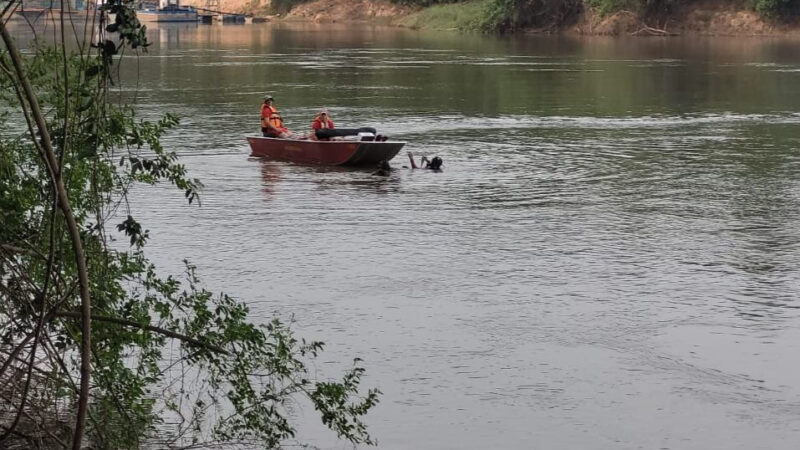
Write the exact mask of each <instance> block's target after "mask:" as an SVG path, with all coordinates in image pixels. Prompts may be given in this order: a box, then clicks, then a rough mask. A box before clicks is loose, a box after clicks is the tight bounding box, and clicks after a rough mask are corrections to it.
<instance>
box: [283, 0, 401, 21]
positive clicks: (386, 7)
mask: <svg viewBox="0 0 800 450" xmlns="http://www.w3.org/2000/svg"><path fill="white" fill-rule="evenodd" d="M416 10H417V8H413V7H410V6H404V5H398V4H395V3H389V2H380V1H372V0H349V1H342V0H338V1H337V0H315V1H312V2H310V3H303V4H301V5H297V6H295V7H294V8H292V10H291V11H289V13H288V14H287V15H286V18H287V19H301V20H313V21H314V22H317V23H325V22H350V21H355V22H364V21H376V22H379V23H391V22H392V21H393V20H395V19H399V18H401V17H405V16H407V15H408V14H410V13H412V12H414V11H416Z"/></svg>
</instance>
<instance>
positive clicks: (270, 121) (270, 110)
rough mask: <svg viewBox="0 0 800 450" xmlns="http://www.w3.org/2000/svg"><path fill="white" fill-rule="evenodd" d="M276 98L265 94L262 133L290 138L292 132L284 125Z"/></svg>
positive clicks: (262, 110)
mask: <svg viewBox="0 0 800 450" xmlns="http://www.w3.org/2000/svg"><path fill="white" fill-rule="evenodd" d="M274 102H275V99H273V98H272V96H271V95H269V94H267V95H265V96H264V104H262V105H261V134H262V135H264V136H265V137H273V138H288V137H291V136H292V132H291V131H289V130H288V129H287V128H286V127H284V126H283V119H282V118H281V113H279V112H278V108H276V107H275V104H274Z"/></svg>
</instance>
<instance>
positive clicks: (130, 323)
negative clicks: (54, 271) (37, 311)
mask: <svg viewBox="0 0 800 450" xmlns="http://www.w3.org/2000/svg"><path fill="white" fill-rule="evenodd" d="M55 315H56V317H70V318H73V319H79V318H81V313H79V312H77V311H75V312H73V311H59V312H57V313H55ZM92 320H97V321H99V322H108V323H116V324H118V325H124V326H128V327H134V328H139V329H142V330H147V331H152V332H154V333H158V334H161V335H163V336H167V337H171V338H174V339H178V340H181V341H184V342H188V343H189V344H192V345H194V346H197V347H200V348H204V349H206V350H211V351H213V352H215V353H220V354H223V355H227V356H231V353H230V352H229V351H227V350H225V349H224V348H222V347H219V346H217V345H214V344H209V343H207V342H203V341H200V340H198V339H195V338H193V337H191V336H186V335H185V334H180V333H176V332H174V331H172V330H167V329H166V328H161V327H156V326H153V325H147V324H142V323H138V322H134V321H132V320H126V319H120V318H118V317H108V316H98V315H97V314H92Z"/></svg>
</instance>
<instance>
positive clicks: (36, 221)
mask: <svg viewBox="0 0 800 450" xmlns="http://www.w3.org/2000/svg"><path fill="white" fill-rule="evenodd" d="M132 5H133V4H132V2H131V1H129V0H115V1H112V2H110V3H107V4H106V5H105V6H104V8H105V9H108V10H110V11H112V12H115V13H116V19H115V23H114V24H110V25H106V24H103V23H102V21H100V22H99V23H98V26H99V27H100V32H99V33H90V34H89V35H94V36H97V37H96V40H95V41H94V42H93V43H92V45H90V46H89V45H83V43H81V42H78V45H67V44H68V43H67V42H65V41H64V39H65V38H64V34H62V37H61V41H60V42H56V43H55V44H45V43H43V42H42V41H38V42H36V43H35V44H34V45H33V47H32V48H31V49H29V50H30V51H28V52H26V53H25V54H24V55H23V54H22V52H20V51H19V50H18V49H17V48H16V44H15V41H14V40H13V39H12V38H11V35H10V33H9V31H8V29H7V27H6V20H5V18H3V17H0V32H2V41H3V44H4V46H3V47H2V48H0V73H2V76H0V103H2V108H0V109H2V111H3V114H0V223H2V224H3V226H2V227H0V447H2V448H15V447H19V448H62V447H63V448H67V447H72V448H76V449H77V448H81V447H82V446H83V445H84V444H86V445H90V446H91V447H93V448H95V447H96V448H137V447H141V446H145V445H153V444H155V445H157V446H159V447H181V446H186V445H202V444H203V443H209V442H215V443H218V442H258V443H260V445H262V446H267V447H270V448H274V447H279V446H281V445H282V444H283V443H284V442H285V441H286V440H288V439H292V438H294V436H295V433H296V430H295V426H294V425H293V424H292V420H291V408H292V404H293V403H294V402H297V401H307V402H310V403H311V404H312V405H313V406H314V408H315V409H316V410H318V411H319V413H320V415H321V420H322V422H323V423H324V424H325V425H327V426H328V427H329V428H330V429H331V430H333V431H334V432H335V433H336V434H337V435H338V436H339V437H341V438H343V439H346V440H349V441H351V442H353V443H367V444H372V443H374V441H373V439H372V438H371V437H370V435H369V434H368V433H367V430H366V427H365V425H364V423H363V421H362V419H363V417H364V416H365V415H366V414H367V413H368V412H369V411H370V410H371V409H372V408H373V407H374V406H375V405H376V404H377V402H378V396H379V392H378V391H377V390H367V391H366V392H365V393H362V392H361V391H360V383H361V378H362V375H363V373H364V369H363V368H362V367H361V366H360V365H359V360H356V361H355V364H354V365H353V367H352V368H351V369H350V370H348V371H346V372H345V373H344V374H343V377H342V379H341V380H338V381H331V380H325V381H317V380H313V379H312V377H311V373H310V371H309V370H308V368H307V364H308V362H309V361H311V360H313V358H314V357H316V356H317V354H318V352H320V351H321V350H322V347H323V345H322V343H320V342H305V341H303V340H298V338H296V337H295V336H294V334H293V332H292V330H291V329H290V327H289V326H287V325H286V324H284V323H282V322H281V321H279V320H277V319H276V320H273V321H272V322H270V323H268V324H265V325H255V324H253V323H251V322H250V321H249V318H248V317H249V311H248V308H247V306H246V305H245V304H244V303H242V302H240V301H237V300H235V299H233V298H231V297H229V296H228V295H225V294H212V293H211V292H209V291H207V290H205V289H203V288H202V287H201V284H200V281H199V279H198V277H197V275H196V269H195V267H194V266H193V265H191V264H189V263H188V262H186V267H187V268H186V273H185V276H184V278H183V279H180V280H179V279H176V278H173V277H171V276H169V277H161V276H159V275H158V274H157V272H156V269H155V267H154V266H153V265H152V264H151V263H150V262H149V261H148V260H147V259H146V257H145V254H144V247H145V245H146V243H147V239H148V237H149V232H148V230H147V229H146V228H145V227H144V226H143V225H142V224H141V223H139V222H138V221H137V220H136V218H135V214H134V212H133V211H131V210H130V207H129V205H128V203H127V193H128V192H129V191H130V189H131V188H132V187H133V186H134V185H136V184H141V183H144V184H154V183H161V182H166V183H170V184H172V185H173V186H175V187H176V189H178V190H179V191H180V192H181V193H183V194H184V195H185V197H186V198H187V199H188V201H189V203H192V202H193V201H194V200H198V201H199V192H200V189H201V188H202V184H201V183H200V182H199V181H198V180H195V179H191V178H189V176H188V174H187V172H186V169H185V168H184V166H183V165H182V164H180V162H179V161H178V159H177V156H176V155H175V153H174V152H171V151H168V150H167V149H165V148H163V147H162V146H161V144H160V138H161V136H163V134H164V133H166V132H168V131H169V130H170V129H171V128H173V127H175V126H177V124H178V120H177V118H175V117H174V116H171V115H166V116H165V117H163V118H162V119H160V120H158V121H156V122H148V121H142V120H138V119H137V118H136V115H135V111H134V108H133V107H132V106H130V105H125V104H115V103H114V102H112V101H111V100H110V96H109V86H110V85H111V84H112V81H115V80H112V74H113V73H115V71H114V70H113V69H114V65H115V64H117V61H118V60H119V59H118V58H117V56H118V55H120V54H121V53H122V52H123V51H124V50H125V49H131V50H134V51H135V50H136V49H141V48H144V47H146V45H147V42H146V41H145V38H144V36H145V34H144V31H145V30H144V27H143V26H141V25H140V24H139V22H138V20H136V16H135V12H134V11H133V9H132ZM8 11H10V10H6V12H8ZM61 25H62V26H63V24H61ZM87 26H90V24H87ZM67 47H70V48H73V47H77V48H79V49H85V48H89V49H91V50H88V51H79V52H76V53H73V54H68V53H67V50H66V48H67ZM53 68H59V69H58V70H53ZM120 217H124V220H123V219H120ZM114 222H116V223H114ZM120 235H122V236H124V238H125V239H126V240H128V241H129V243H130V247H129V248H127V249H124V248H123V245H122V244H121V243H116V239H117V237H120ZM302 399H305V400H302Z"/></svg>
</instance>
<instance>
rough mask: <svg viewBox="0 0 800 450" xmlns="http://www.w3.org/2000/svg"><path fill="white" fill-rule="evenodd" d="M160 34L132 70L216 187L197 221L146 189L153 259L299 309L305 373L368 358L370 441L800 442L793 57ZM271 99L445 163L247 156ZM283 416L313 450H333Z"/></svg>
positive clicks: (782, 50) (306, 28)
mask: <svg viewBox="0 0 800 450" xmlns="http://www.w3.org/2000/svg"><path fill="white" fill-rule="evenodd" d="M149 35H150V39H151V41H152V42H153V46H152V47H151V48H150V51H149V52H148V53H147V54H143V55H141V56H140V57H139V60H138V64H134V66H129V69H130V71H131V72H128V73H127V75H132V74H133V71H135V72H136V73H137V74H138V94H137V95H138V99H139V102H140V106H141V108H142V112H143V113H144V115H145V116H148V117H157V116H158V115H159V114H163V113H164V112H174V113H176V114H178V115H179V116H181V117H182V125H181V126H180V127H179V128H178V129H177V130H175V131H174V132H172V133H170V134H169V136H167V138H165V140H164V143H165V145H166V147H167V148H168V149H171V150H175V151H177V152H178V153H179V154H180V155H181V156H182V160H183V161H184V163H185V164H186V166H187V168H188V169H189V171H190V173H191V174H192V175H193V176H195V177H197V178H200V179H201V180H202V181H203V182H204V183H205V189H204V192H203V195H202V206H201V207H197V206H194V205H193V206H189V205H186V204H185V199H183V197H182V195H181V193H180V192H174V191H173V190H171V189H169V188H167V187H154V188H147V189H142V190H139V191H137V192H135V193H134V195H133V196H132V197H133V198H132V200H133V203H134V205H135V206H136V208H137V209H138V210H139V213H138V215H137V218H138V219H139V220H140V221H141V222H142V223H143V224H144V225H145V226H146V228H148V229H150V233H151V236H152V238H151V240H150V245H149V249H150V250H149V251H150V255H151V257H153V259H154V260H155V261H156V262H157V263H158V264H159V265H160V266H161V267H162V268H164V269H166V270H168V271H174V272H176V273H178V272H179V270H180V266H181V260H182V259H183V258H188V259H189V260H191V261H192V262H194V263H196V264H197V265H198V266H199V273H200V275H201V277H202V278H203V280H204V282H205V283H206V285H207V286H208V287H209V288H210V289H211V290H212V291H219V290H224V291H226V292H228V293H230V294H232V295H235V296H237V297H239V298H241V299H244V300H246V301H247V302H248V304H249V305H250V307H251V309H252V311H253V313H254V314H255V316H256V317H258V318H259V319H260V320H263V321H268V320H269V319H271V318H272V317H273V316H274V315H276V314H277V315H278V316H280V317H283V318H287V317H290V316H291V315H294V318H295V320H296V323H295V325H294V328H295V330H296V331H297V332H298V333H299V334H300V335H301V336H303V337H306V338H316V339H321V340H324V341H325V342H326V344H327V347H326V351H325V352H324V353H323V356H322V358H321V359H320V360H319V361H318V363H317V364H316V366H315V369H314V370H315V372H316V373H317V374H318V375H319V376H320V377H323V378H325V377H334V376H336V375H338V374H339V373H340V371H341V369H342V368H344V367H347V366H348V365H349V361H351V360H352V358H353V357H356V356H358V357H360V358H363V359H364V366H365V367H366V368H367V371H368V372H367V374H368V375H367V378H366V380H365V384H366V385H367V386H374V387H378V388H380V389H381V390H382V391H383V393H384V395H383V396H382V401H381V403H380V405H379V406H378V407H377V408H376V409H375V410H374V413H372V414H370V416H369V417H368V419H367V422H368V424H369V426H370V430H371V432H372V434H373V435H374V436H375V437H376V438H377V439H378V441H379V444H380V445H379V448H386V449H465V448H469V449H488V448H491V449H533V448H537V449H548V450H556V449H565V450H567V449H680V450H689V449H697V450H706V449H743V450H754V449H771V450H778V449H787V450H788V449H794V448H797V442H798V441H800V309H798V308H800V299H799V298H798V292H800V271H798V267H800V227H798V223H799V221H800V176H799V175H800V106H799V105H800V56H799V55H798V53H797V51H796V48H797V42H794V41H786V40H781V39H766V38H735V39H733V38H728V39H726V38H698V37H692V38H688V37H687V38H667V39H664V38H637V39H606V38H596V37H595V38H586V39H580V38H574V37H548V36H518V37H493V36H482V35H461V34H457V33H445V32H425V31H415V30H407V29H393V28H380V27H371V26H367V25H349V24H348V25H346V24H332V25H313V24H263V25H247V26H195V25H191V26H185V25H161V26H157V27H154V28H151V30H149ZM127 75H126V76H127ZM130 87H131V86H130V85H129V86H127V87H126V88H125V91H126V92H127V93H130ZM265 92H268V93H271V94H273V95H274V96H275V100H276V105H277V106H278V108H279V109H280V110H281V112H282V114H283V116H284V117H285V118H286V119H287V124H288V126H289V128H291V129H293V130H295V131H305V130H306V129H307V128H308V126H309V124H310V121H311V119H312V117H313V114H314V112H315V111H317V110H318V109H319V108H322V107H326V108H327V109H328V110H329V111H330V113H331V115H332V118H333V120H334V121H335V122H336V123H337V125H338V126H340V127H341V126H374V127H377V128H378V129H379V131H380V132H381V133H383V134H387V135H389V136H390V137H391V138H394V139H400V140H404V141H407V142H408V144H407V146H406V150H409V151H413V152H414V153H415V154H417V155H428V156H440V157H442V158H443V159H444V171H443V172H441V173H431V172H429V171H422V170H418V171H412V170H410V169H406V168H403V167H402V166H403V165H405V164H406V159H405V155H404V153H401V155H400V156H398V157H397V158H396V159H395V160H394V161H393V166H394V167H395V168H396V169H397V170H396V171H394V172H393V173H392V174H391V176H388V177H378V176H372V175H370V173H369V171H363V170H342V169H321V168H314V167H303V166H297V165H292V164H286V163H281V162H273V161H263V160H258V159H251V158H249V157H248V151H249V149H248V146H247V143H246V141H245V139H244V137H245V136H246V135H248V134H253V133H256V132H257V131H258V119H259V116H258V113H259V105H260V103H261V98H262V96H263V94H264V93H265ZM126 95H127V94H126ZM296 414H297V419H298V421H299V424H300V431H299V435H298V440H299V441H300V442H303V443H308V444H311V445H314V446H318V447H320V448H325V449H329V448H330V449H337V448H347V447H348V446H347V445H346V444H345V443H343V442H340V441H337V440H336V438H335V436H332V435H331V433H329V432H326V431H325V430H324V429H323V428H322V427H321V425H319V424H318V421H319V420H318V419H317V418H316V415H315V412H314V411H313V410H312V409H311V408H301V409H298V411H297V412H296Z"/></svg>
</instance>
